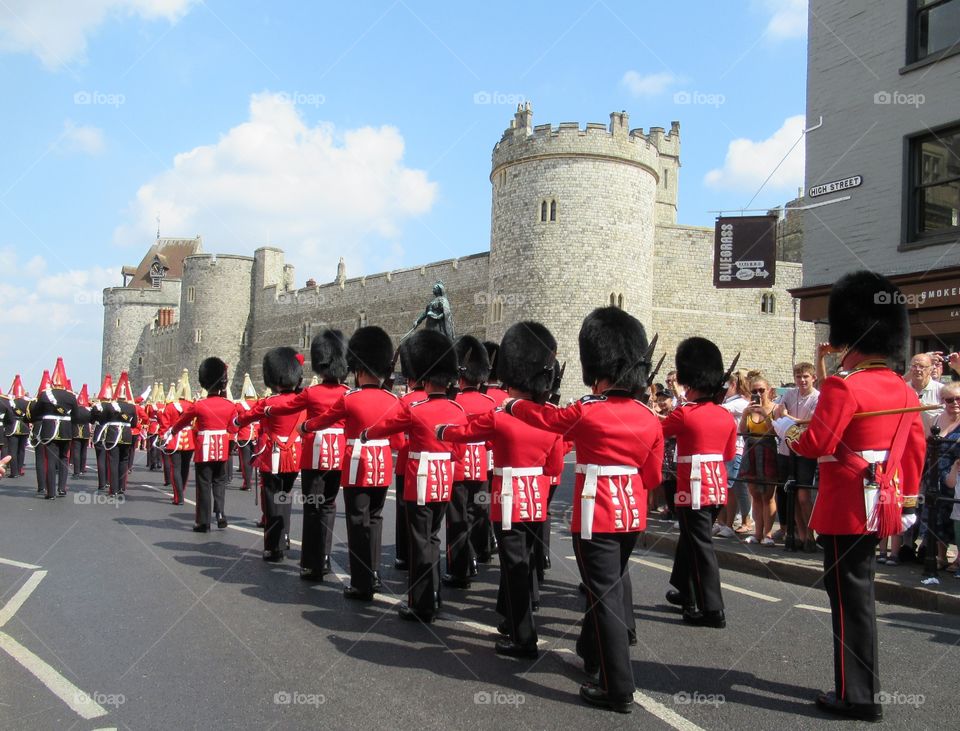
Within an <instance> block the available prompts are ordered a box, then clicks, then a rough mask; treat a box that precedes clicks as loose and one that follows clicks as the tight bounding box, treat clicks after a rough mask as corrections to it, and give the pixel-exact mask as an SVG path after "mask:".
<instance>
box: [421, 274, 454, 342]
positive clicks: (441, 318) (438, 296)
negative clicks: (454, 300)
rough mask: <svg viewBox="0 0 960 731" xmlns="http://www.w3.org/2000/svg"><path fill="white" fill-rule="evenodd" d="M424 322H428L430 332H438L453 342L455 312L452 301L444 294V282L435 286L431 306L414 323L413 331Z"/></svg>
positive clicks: (438, 282) (439, 282)
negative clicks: (451, 304)
mask: <svg viewBox="0 0 960 731" xmlns="http://www.w3.org/2000/svg"><path fill="white" fill-rule="evenodd" d="M424 320H426V323H427V325H426V327H427V329H428V330H438V331H440V332H442V333H443V334H444V335H446V336H447V337H448V338H450V340H451V341H453V339H454V333H453V310H452V309H451V308H450V300H448V299H447V295H446V294H445V292H444V287H443V282H442V281H439V280H438V281H437V283H436V284H434V285H433V299H432V300H430V304H428V305H427V307H426V309H424V311H423V313H422V314H421V315H420V317H418V318H417V321H416V322H415V323H413V329H414V330H416V329H417V327H418V326H419V325H420V323H421V322H423V321H424Z"/></svg>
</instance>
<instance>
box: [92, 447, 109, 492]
mask: <svg viewBox="0 0 960 731" xmlns="http://www.w3.org/2000/svg"><path fill="white" fill-rule="evenodd" d="M93 453H94V456H95V457H96V458H97V489H98V490H106V489H107V450H106V449H104V448H103V444H102V443H100V442H94V444H93Z"/></svg>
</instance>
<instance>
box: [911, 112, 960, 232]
mask: <svg viewBox="0 0 960 731" xmlns="http://www.w3.org/2000/svg"><path fill="white" fill-rule="evenodd" d="M910 168H911V170H910V192H909V196H910V198H909V201H910V202H909V205H910V211H909V216H908V220H909V221H910V240H911V241H913V240H917V239H923V238H927V237H932V236H943V235H947V236H950V237H953V236H955V235H956V234H957V233H958V232H960V125H958V126H955V127H951V128H949V129H944V130H940V131H938V132H933V133H931V134H929V135H924V136H922V137H916V138H914V139H912V140H911V141H910Z"/></svg>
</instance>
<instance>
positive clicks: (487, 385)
mask: <svg viewBox="0 0 960 731" xmlns="http://www.w3.org/2000/svg"><path fill="white" fill-rule="evenodd" d="M499 354H500V351H499V350H495V351H493V357H492V358H490V372H491V373H493V372H494V369H495V368H496V362H497V356H498V355H499ZM489 388H490V382H489V381H487V382H486V383H481V384H480V388H479V389H478V390H479V391H480V393H486V392H487V389H489Z"/></svg>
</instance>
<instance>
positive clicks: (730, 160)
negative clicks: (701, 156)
mask: <svg viewBox="0 0 960 731" xmlns="http://www.w3.org/2000/svg"><path fill="white" fill-rule="evenodd" d="M803 129H804V116H803V115H802V114H798V115H796V116H793V117H787V119H785V120H784V122H783V125H782V126H781V127H780V129H778V130H777V131H776V132H774V133H773V134H772V135H771V136H770V137H768V138H767V139H765V140H749V139H746V138H740V139H736V140H733V141H732V142H731V143H730V145H729V147H728V148H727V157H726V159H725V160H724V163H723V167H722V168H717V169H714V170H711V171H710V172H708V173H707V174H706V177H705V178H704V182H705V183H706V184H707V185H708V186H709V187H711V188H717V189H736V190H756V189H757V188H759V187H760V185H761V184H762V183H763V181H764V180H766V178H767V176H768V175H770V173H771V172H772V171H773V169H774V168H775V167H776V166H777V163H779V162H780V160H781V159H783V156H784V155H786V154H787V150H789V149H790V147H791V146H793V144H794V143H795V142H797V138H799V137H800V134H801V133H802V132H803ZM803 166H804V144H803V141H800V142H799V143H797V145H796V147H794V148H793V151H792V152H791V153H790V155H789V156H788V157H787V159H786V160H784V161H783V164H782V165H781V166H780V168H779V169H778V170H777V172H776V173H774V175H773V177H772V178H770V182H769V183H767V187H768V188H776V189H782V190H788V191H791V192H792V191H793V190H795V189H796V188H797V187H799V186H802V185H803Z"/></svg>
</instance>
